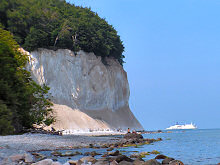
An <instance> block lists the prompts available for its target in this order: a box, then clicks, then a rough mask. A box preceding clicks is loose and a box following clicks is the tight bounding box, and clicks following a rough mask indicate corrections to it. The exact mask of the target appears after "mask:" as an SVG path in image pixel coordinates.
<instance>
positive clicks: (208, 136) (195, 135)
mask: <svg viewBox="0 0 220 165" xmlns="http://www.w3.org/2000/svg"><path fill="white" fill-rule="evenodd" d="M143 136H144V138H159V137H160V138H162V139H163V140H162V141H159V142H155V143H153V144H150V145H144V146H141V147H138V148H136V147H126V148H120V149H119V150H120V151H121V152H122V153H123V154H125V155H128V156H129V155H131V154H134V153H136V152H137V151H138V152H148V151H149V152H151V151H153V150H157V151H159V152H160V153H161V154H164V155H166V156H168V157H173V158H175V159H179V160H181V161H183V163H184V164H185V165H214V164H215V165H216V164H217V163H220V129H198V130H186V131H172V133H158V134H144V135H143ZM59 151H61V152H66V151H67V150H59ZM68 151H70V150H68ZM71 151H74V152H75V151H79V152H82V153H85V152H91V151H96V152H97V153H101V154H103V153H105V152H106V149H92V148H85V149H74V150H71ZM113 151H114V150H113ZM41 153H42V154H45V155H46V156H47V157H49V158H53V156H51V154H50V153H51V151H42V152H41ZM82 157H83V156H82V155H80V156H74V157H70V158H71V159H72V160H78V159H80V158H82ZM154 157H155V155H147V156H146V158H144V159H145V160H148V159H152V158H154ZM96 158H100V156H96ZM58 161H60V162H62V163H65V162H66V161H68V157H59V158H58Z"/></svg>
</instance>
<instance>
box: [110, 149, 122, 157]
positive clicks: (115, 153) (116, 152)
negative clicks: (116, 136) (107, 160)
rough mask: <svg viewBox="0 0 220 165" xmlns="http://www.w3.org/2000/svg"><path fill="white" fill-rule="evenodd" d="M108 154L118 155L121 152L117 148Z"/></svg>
mask: <svg viewBox="0 0 220 165" xmlns="http://www.w3.org/2000/svg"><path fill="white" fill-rule="evenodd" d="M108 155H109V156H118V155H120V152H119V151H118V150H116V151H115V152H111V153H109V154H108Z"/></svg>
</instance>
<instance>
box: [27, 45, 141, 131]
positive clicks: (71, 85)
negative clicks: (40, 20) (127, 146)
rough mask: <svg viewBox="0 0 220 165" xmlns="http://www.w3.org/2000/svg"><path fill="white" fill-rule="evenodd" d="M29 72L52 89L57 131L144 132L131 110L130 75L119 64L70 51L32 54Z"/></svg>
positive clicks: (44, 51) (43, 50)
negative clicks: (112, 129) (117, 130)
mask: <svg viewBox="0 0 220 165" xmlns="http://www.w3.org/2000/svg"><path fill="white" fill-rule="evenodd" d="M30 57H31V59H30V61H29V64H28V69H29V70H30V71H31V73H32V77H33V79H34V80H35V81H36V82H38V83H39V84H40V85H42V84H44V83H45V84H46V85H47V86H49V87H50V91H49V92H50V93H51V95H52V96H53V97H52V101H53V103H55V107H54V109H55V113H56V114H57V122H56V123H55V124H54V125H53V127H54V128H55V129H84V128H88V129H89V128H90V129H94V128H96V129H105V128H116V129H118V128H121V129H127V128H128V127H129V128H132V129H143V127H142V126H141V124H140V123H139V122H138V121H137V119H136V118H135V116H134V115H133V114H132V112H131V111H130V108H129V104H128V99H129V93H130V92H129V85H128V80H127V74H126V72H125V71H124V69H123V67H122V66H121V65H120V64H119V63H118V61H117V60H115V59H112V58H107V59H105V61H106V63H107V64H106V65H104V64H103V62H102V60H101V57H97V56H95V55H94V54H93V53H85V52H83V51H80V52H78V53H77V55H75V54H74V53H73V52H72V51H70V50H67V49H59V50H57V51H53V50H48V49H38V50H37V51H33V52H31V53H30Z"/></svg>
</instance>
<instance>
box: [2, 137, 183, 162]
mask: <svg viewBox="0 0 220 165" xmlns="http://www.w3.org/2000/svg"><path fill="white" fill-rule="evenodd" d="M161 140H162V139H161V138H158V139H144V138H143V136H142V135H140V134H136V133H128V134H126V135H125V136H124V137H123V138H122V137H117V136H116V137H114V136H107V137H103V136H102V137H88V136H59V135H44V134H24V135H15V136H1V137H0V165H3V164H4V165H7V164H9V165H10V164H12V165H16V164H22V165H31V164H33V165H61V164H65V165H90V164H95V165H105V164H106V165H108V164H110V165H117V164H120V165H161V164H163V165H165V164H167V165H168V164H170V165H183V163H182V162H181V161H179V160H174V158H169V157H167V156H164V155H161V154H160V153H159V152H158V151H151V152H141V153H134V154H132V155H130V156H128V155H126V153H122V152H120V151H119V150H118V149H120V148H123V147H132V146H133V147H138V146H141V145H146V144H151V143H154V142H157V141H161ZM84 148H85V149H86V148H88V149H90V152H80V151H74V149H84ZM97 149H100V150H102V151H103V152H102V153H99V152H96V150H97ZM43 151H47V152H49V151H50V155H52V156H53V158H50V157H47V156H45V155H44V154H42V152H43ZM61 151H63V152H61ZM64 151H65V152H64ZM150 154H154V155H155V158H154V159H150V160H147V161H144V160H143V158H144V157H145V156H146V155H150ZM74 156H79V157H80V158H79V159H78V160H72V158H73V157H74ZM61 158H65V160H66V162H65V163H63V162H59V159H61Z"/></svg>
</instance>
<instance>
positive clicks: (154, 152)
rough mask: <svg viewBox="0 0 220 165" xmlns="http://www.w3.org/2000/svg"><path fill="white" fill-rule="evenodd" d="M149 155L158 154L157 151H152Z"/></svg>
mask: <svg viewBox="0 0 220 165" xmlns="http://www.w3.org/2000/svg"><path fill="white" fill-rule="evenodd" d="M150 154H155V155H157V154H160V152H159V151H157V150H153V151H151V152H150Z"/></svg>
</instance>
